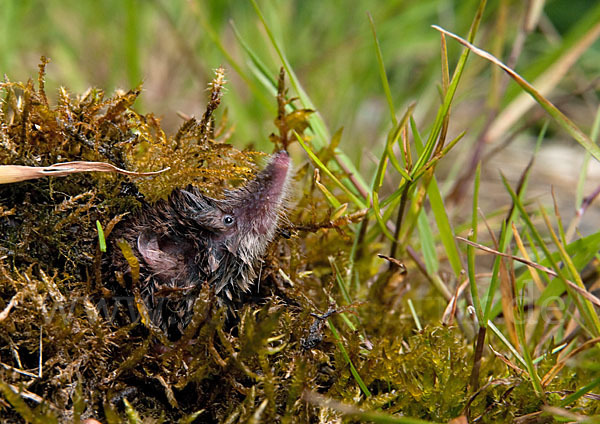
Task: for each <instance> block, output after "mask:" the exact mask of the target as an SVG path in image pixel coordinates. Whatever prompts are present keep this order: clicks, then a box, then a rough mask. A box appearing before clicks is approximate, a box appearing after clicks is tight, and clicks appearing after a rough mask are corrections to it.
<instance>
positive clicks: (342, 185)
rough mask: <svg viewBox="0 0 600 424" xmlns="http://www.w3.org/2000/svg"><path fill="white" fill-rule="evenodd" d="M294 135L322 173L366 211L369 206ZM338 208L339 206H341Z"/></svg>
mask: <svg viewBox="0 0 600 424" xmlns="http://www.w3.org/2000/svg"><path fill="white" fill-rule="evenodd" d="M294 134H295V135H296V139H297V140H298V143H300V145H301V146H302V148H303V149H304V151H305V152H306V153H307V154H308V156H310V158H311V159H312V160H313V162H314V163H315V164H316V165H317V166H318V167H319V169H321V171H323V172H324V173H325V174H327V176H328V177H329V178H331V180H332V181H333V182H334V183H335V184H336V185H337V186H338V187H339V188H341V189H342V190H343V191H344V193H346V195H347V196H348V197H349V198H350V199H351V200H352V202H354V204H355V205H357V206H358V207H359V208H360V209H366V208H367V206H366V204H365V202H364V201H363V200H361V199H359V198H358V197H357V196H356V195H354V193H352V192H351V191H350V190H349V189H348V188H347V187H346V186H345V185H344V184H342V183H341V182H340V180H338V179H337V178H336V177H335V175H333V173H332V172H331V171H330V170H329V169H328V168H327V167H326V166H325V164H324V163H323V162H321V160H320V159H319V158H318V157H317V155H316V154H315V153H314V152H313V151H312V150H311V149H310V148H309V147H308V146H307V145H306V143H304V140H302V137H300V135H299V134H298V133H294ZM337 206H339V204H338V205H337ZM337 206H335V205H334V207H337Z"/></svg>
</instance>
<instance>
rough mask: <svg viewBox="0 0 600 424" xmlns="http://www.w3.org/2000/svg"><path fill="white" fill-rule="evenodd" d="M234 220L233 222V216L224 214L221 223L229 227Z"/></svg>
mask: <svg viewBox="0 0 600 424" xmlns="http://www.w3.org/2000/svg"><path fill="white" fill-rule="evenodd" d="M234 222H235V218H234V217H233V216H231V215H225V216H224V217H223V224H224V225H225V226H226V227H231V226H232V225H233V224H234Z"/></svg>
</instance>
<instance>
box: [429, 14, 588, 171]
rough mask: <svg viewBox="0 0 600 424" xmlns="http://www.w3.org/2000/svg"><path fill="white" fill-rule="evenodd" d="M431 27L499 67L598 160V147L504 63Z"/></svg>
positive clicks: (458, 38) (435, 26)
mask: <svg viewBox="0 0 600 424" xmlns="http://www.w3.org/2000/svg"><path fill="white" fill-rule="evenodd" d="M433 27H434V28H435V29H437V30H438V31H440V32H442V33H444V34H446V35H448V36H450V37H452V38H454V39H455V40H457V41H458V42H459V43H461V44H462V45H464V46H465V47H467V48H468V49H470V50H471V51H473V53H475V54H477V55H478V56H481V57H483V58H484V59H487V60H489V61H490V62H492V63H494V64H495V65H497V66H499V67H501V68H502V69H503V70H504V71H505V72H506V73H507V74H508V75H510V77H511V78H512V79H513V80H514V81H515V82H516V83H517V84H519V85H520V86H521V87H522V88H523V90H525V91H526V92H527V93H529V95H531V96H532V97H533V98H534V99H535V101H536V102H537V103H538V104H539V105H540V106H541V107H542V108H544V110H545V111H546V112H548V114H549V115H550V116H552V117H553V118H554V120H555V121H556V122H557V123H558V124H559V125H560V126H561V127H562V128H563V129H564V130H565V131H567V132H568V133H569V134H571V136H572V137H573V138H574V139H575V141H577V142H578V143H579V144H581V146H583V148H584V149H585V150H587V151H588V152H589V153H590V154H591V155H592V156H593V157H594V158H596V159H597V160H600V147H598V146H597V145H596V144H595V143H594V142H592V140H590V138H589V137H588V136H587V135H586V134H585V133H584V132H583V131H581V130H580V129H579V127H578V126H577V125H575V123H574V122H573V121H571V120H570V119H569V118H568V117H567V116H566V115H565V114H563V113H562V112H561V111H560V110H558V108H557V107H556V106H554V105H553V104H552V103H551V102H550V101H549V100H548V99H546V98H545V97H544V96H542V95H541V94H540V93H539V92H538V91H537V90H536V89H535V88H534V87H533V86H532V85H531V84H530V83H529V82H527V81H526V80H525V79H524V78H522V77H521V76H520V75H519V74H517V73H516V72H515V71H513V70H512V69H510V68H509V67H508V66H506V65H505V64H504V63H502V62H501V61H500V60H498V59H497V58H495V57H494V56H493V55H491V54H489V53H488V52H486V51H484V50H481V49H479V48H478V47H475V46H474V45H473V44H471V43H469V42H468V41H466V40H464V39H463V38H461V37H459V36H458V35H456V34H453V33H451V32H449V31H446V30H445V29H442V28H440V27H438V26H437V25H434V26H433ZM597 31H598V33H599V34H600V23H599V24H598V25H597Z"/></svg>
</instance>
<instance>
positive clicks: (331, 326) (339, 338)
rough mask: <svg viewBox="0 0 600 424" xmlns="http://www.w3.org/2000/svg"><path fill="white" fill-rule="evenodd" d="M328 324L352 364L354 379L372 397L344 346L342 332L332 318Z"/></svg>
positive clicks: (348, 362) (346, 358)
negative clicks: (339, 331) (340, 332)
mask: <svg viewBox="0 0 600 424" xmlns="http://www.w3.org/2000/svg"><path fill="white" fill-rule="evenodd" d="M327 324H328V325H329V329H330V330H331V334H333V337H334V339H335V340H336V342H337V345H338V347H339V349H340V352H341V353H342V356H343V357H344V360H345V361H346V363H347V364H348V365H349V366H350V372H351V373H352V376H353V377H354V380H356V383H358V386H359V387H360V390H362V392H363V393H364V394H365V396H367V397H370V396H371V392H370V391H369V388H368V387H367V385H366V384H365V382H364V381H363V379H362V378H360V375H359V374H358V371H357V370H356V367H355V366H354V364H353V363H352V360H351V359H350V356H349V355H348V352H347V351H346V348H345V347H344V344H343V343H342V338H341V336H340V334H339V333H338V331H337V330H336V328H335V326H334V325H333V322H332V321H331V319H328V320H327Z"/></svg>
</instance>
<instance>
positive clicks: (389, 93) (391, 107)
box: [367, 13, 398, 126]
mask: <svg viewBox="0 0 600 424" xmlns="http://www.w3.org/2000/svg"><path fill="white" fill-rule="evenodd" d="M367 16H368V17H369V24H370V25H371V32H372V33H373V41H374V43H375V53H376V54H377V65H378V68H379V77H380V78H381V84H382V85H383V91H384V92H385V98H386V99H387V103H388V108H389V110H390V117H391V119H392V124H393V125H394V126H396V125H397V124H398V120H397V119H396V111H395V110H394V101H393V100H392V91H391V90H390V83H389V81H388V78H387V75H386V72H385V64H384V63H383V53H382V52H381V46H380V45H379V39H378V38H377V31H375V22H373V17H372V16H371V14H370V13H367Z"/></svg>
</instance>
